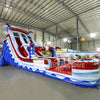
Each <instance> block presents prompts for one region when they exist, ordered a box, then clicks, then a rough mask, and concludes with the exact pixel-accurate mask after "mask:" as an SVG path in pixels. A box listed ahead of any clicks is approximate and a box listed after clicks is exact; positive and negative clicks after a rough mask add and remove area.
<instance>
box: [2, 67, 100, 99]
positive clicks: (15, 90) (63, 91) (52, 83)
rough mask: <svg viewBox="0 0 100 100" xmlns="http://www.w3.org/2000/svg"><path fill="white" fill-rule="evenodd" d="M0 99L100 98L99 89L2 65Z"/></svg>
mask: <svg viewBox="0 0 100 100" xmlns="http://www.w3.org/2000/svg"><path fill="white" fill-rule="evenodd" d="M0 100H100V90H96V89H89V88H80V87H76V86H73V85H70V84H67V83H63V82H60V81H57V80H54V79H50V78H47V77H44V76H41V75H38V74H35V73H31V72H28V71H23V70H20V69H17V68H15V67H12V66H4V67H0Z"/></svg>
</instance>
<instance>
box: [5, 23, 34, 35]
mask: <svg viewBox="0 0 100 100" xmlns="http://www.w3.org/2000/svg"><path fill="white" fill-rule="evenodd" d="M6 25H7V26H8V27H10V25H9V24H8V23H7V24H6ZM11 30H12V31H18V32H22V33H25V34H27V35H28V32H27V31H24V30H22V29H19V28H14V27H11ZM29 33H33V32H32V31H29Z"/></svg>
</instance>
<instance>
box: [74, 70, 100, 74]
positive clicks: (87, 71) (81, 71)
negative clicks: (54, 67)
mask: <svg viewBox="0 0 100 100" xmlns="http://www.w3.org/2000/svg"><path fill="white" fill-rule="evenodd" d="M97 71H99V69H95V70H80V69H72V72H75V73H89V72H97Z"/></svg>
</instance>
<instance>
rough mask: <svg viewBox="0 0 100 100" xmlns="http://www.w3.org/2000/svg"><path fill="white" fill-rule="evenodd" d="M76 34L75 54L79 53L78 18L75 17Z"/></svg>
mask: <svg viewBox="0 0 100 100" xmlns="http://www.w3.org/2000/svg"><path fill="white" fill-rule="evenodd" d="M76 32H77V52H79V32H78V17H76Z"/></svg>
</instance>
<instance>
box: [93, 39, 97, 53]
mask: <svg viewBox="0 0 100 100" xmlns="http://www.w3.org/2000/svg"><path fill="white" fill-rule="evenodd" d="M93 51H96V48H95V39H93Z"/></svg>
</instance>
